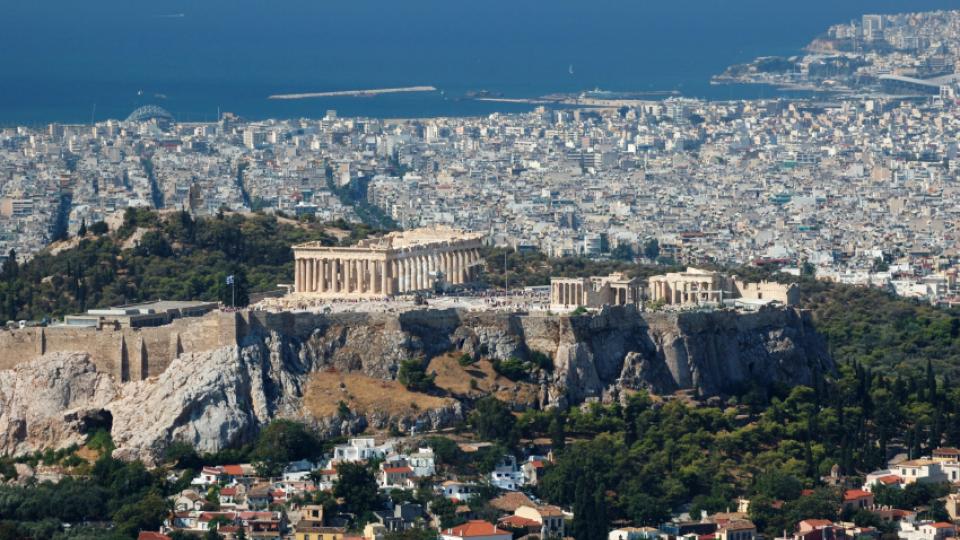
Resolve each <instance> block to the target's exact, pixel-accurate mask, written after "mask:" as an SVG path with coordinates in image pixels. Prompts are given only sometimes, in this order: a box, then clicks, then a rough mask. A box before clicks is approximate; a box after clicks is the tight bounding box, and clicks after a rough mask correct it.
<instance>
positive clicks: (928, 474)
mask: <svg viewBox="0 0 960 540" xmlns="http://www.w3.org/2000/svg"><path fill="white" fill-rule="evenodd" d="M896 470H897V474H898V475H899V476H900V478H901V479H903V483H904V484H912V483H914V482H946V481H947V476H946V475H945V474H944V473H943V470H942V469H941V467H940V462H939V461H934V460H932V459H913V460H910V461H904V462H902V463H899V464H897V467H896Z"/></svg>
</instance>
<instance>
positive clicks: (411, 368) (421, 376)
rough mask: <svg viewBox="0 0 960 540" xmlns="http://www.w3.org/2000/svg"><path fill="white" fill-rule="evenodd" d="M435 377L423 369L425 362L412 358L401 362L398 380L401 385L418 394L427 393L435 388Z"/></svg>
mask: <svg viewBox="0 0 960 540" xmlns="http://www.w3.org/2000/svg"><path fill="white" fill-rule="evenodd" d="M434 378H435V376H434V375H433V374H432V373H431V374H430V375H427V373H426V370H425V369H424V367H423V362H422V361H420V360H418V359H416V358H410V359H408V360H403V361H401V362H400V371H399V373H398V374H397V380H398V381H400V384H402V385H403V386H405V387H406V388H407V389H409V390H414V391H416V392H427V391H429V390H432V389H433V388H434V382H433V381H434Z"/></svg>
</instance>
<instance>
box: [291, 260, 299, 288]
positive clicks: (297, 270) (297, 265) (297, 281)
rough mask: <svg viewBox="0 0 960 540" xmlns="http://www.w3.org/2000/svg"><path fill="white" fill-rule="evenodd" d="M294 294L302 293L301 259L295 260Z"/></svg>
mask: <svg viewBox="0 0 960 540" xmlns="http://www.w3.org/2000/svg"><path fill="white" fill-rule="evenodd" d="M293 292H300V259H294V260H293Z"/></svg>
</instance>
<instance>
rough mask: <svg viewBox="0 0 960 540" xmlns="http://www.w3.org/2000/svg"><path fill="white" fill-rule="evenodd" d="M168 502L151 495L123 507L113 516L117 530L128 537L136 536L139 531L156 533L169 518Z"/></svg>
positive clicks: (154, 494) (153, 494)
mask: <svg viewBox="0 0 960 540" xmlns="http://www.w3.org/2000/svg"><path fill="white" fill-rule="evenodd" d="M167 506H168V505H167V501H166V500H165V499H163V498H162V497H160V496H159V495H157V494H156V493H151V494H149V495H147V496H146V497H143V498H142V499H140V500H139V501H137V502H135V503H131V504H126V505H124V506H122V507H121V508H120V509H119V510H117V512H116V513H115V514H114V515H113V522H114V523H116V525H117V530H118V531H120V532H121V533H122V534H124V535H126V536H136V535H137V533H138V532H139V531H155V530H157V529H159V528H160V525H162V524H163V519H164V518H165V517H167Z"/></svg>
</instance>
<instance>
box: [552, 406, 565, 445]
mask: <svg viewBox="0 0 960 540" xmlns="http://www.w3.org/2000/svg"><path fill="white" fill-rule="evenodd" d="M566 422H567V419H566V417H565V416H564V415H563V414H562V413H561V412H560V411H559V410H556V409H555V410H554V412H553V417H552V418H551V419H550V427H549V428H548V429H549V431H550V446H551V448H553V451H554V452H559V451H561V450H563V448H564V447H565V446H566V444H567V433H566Z"/></svg>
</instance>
